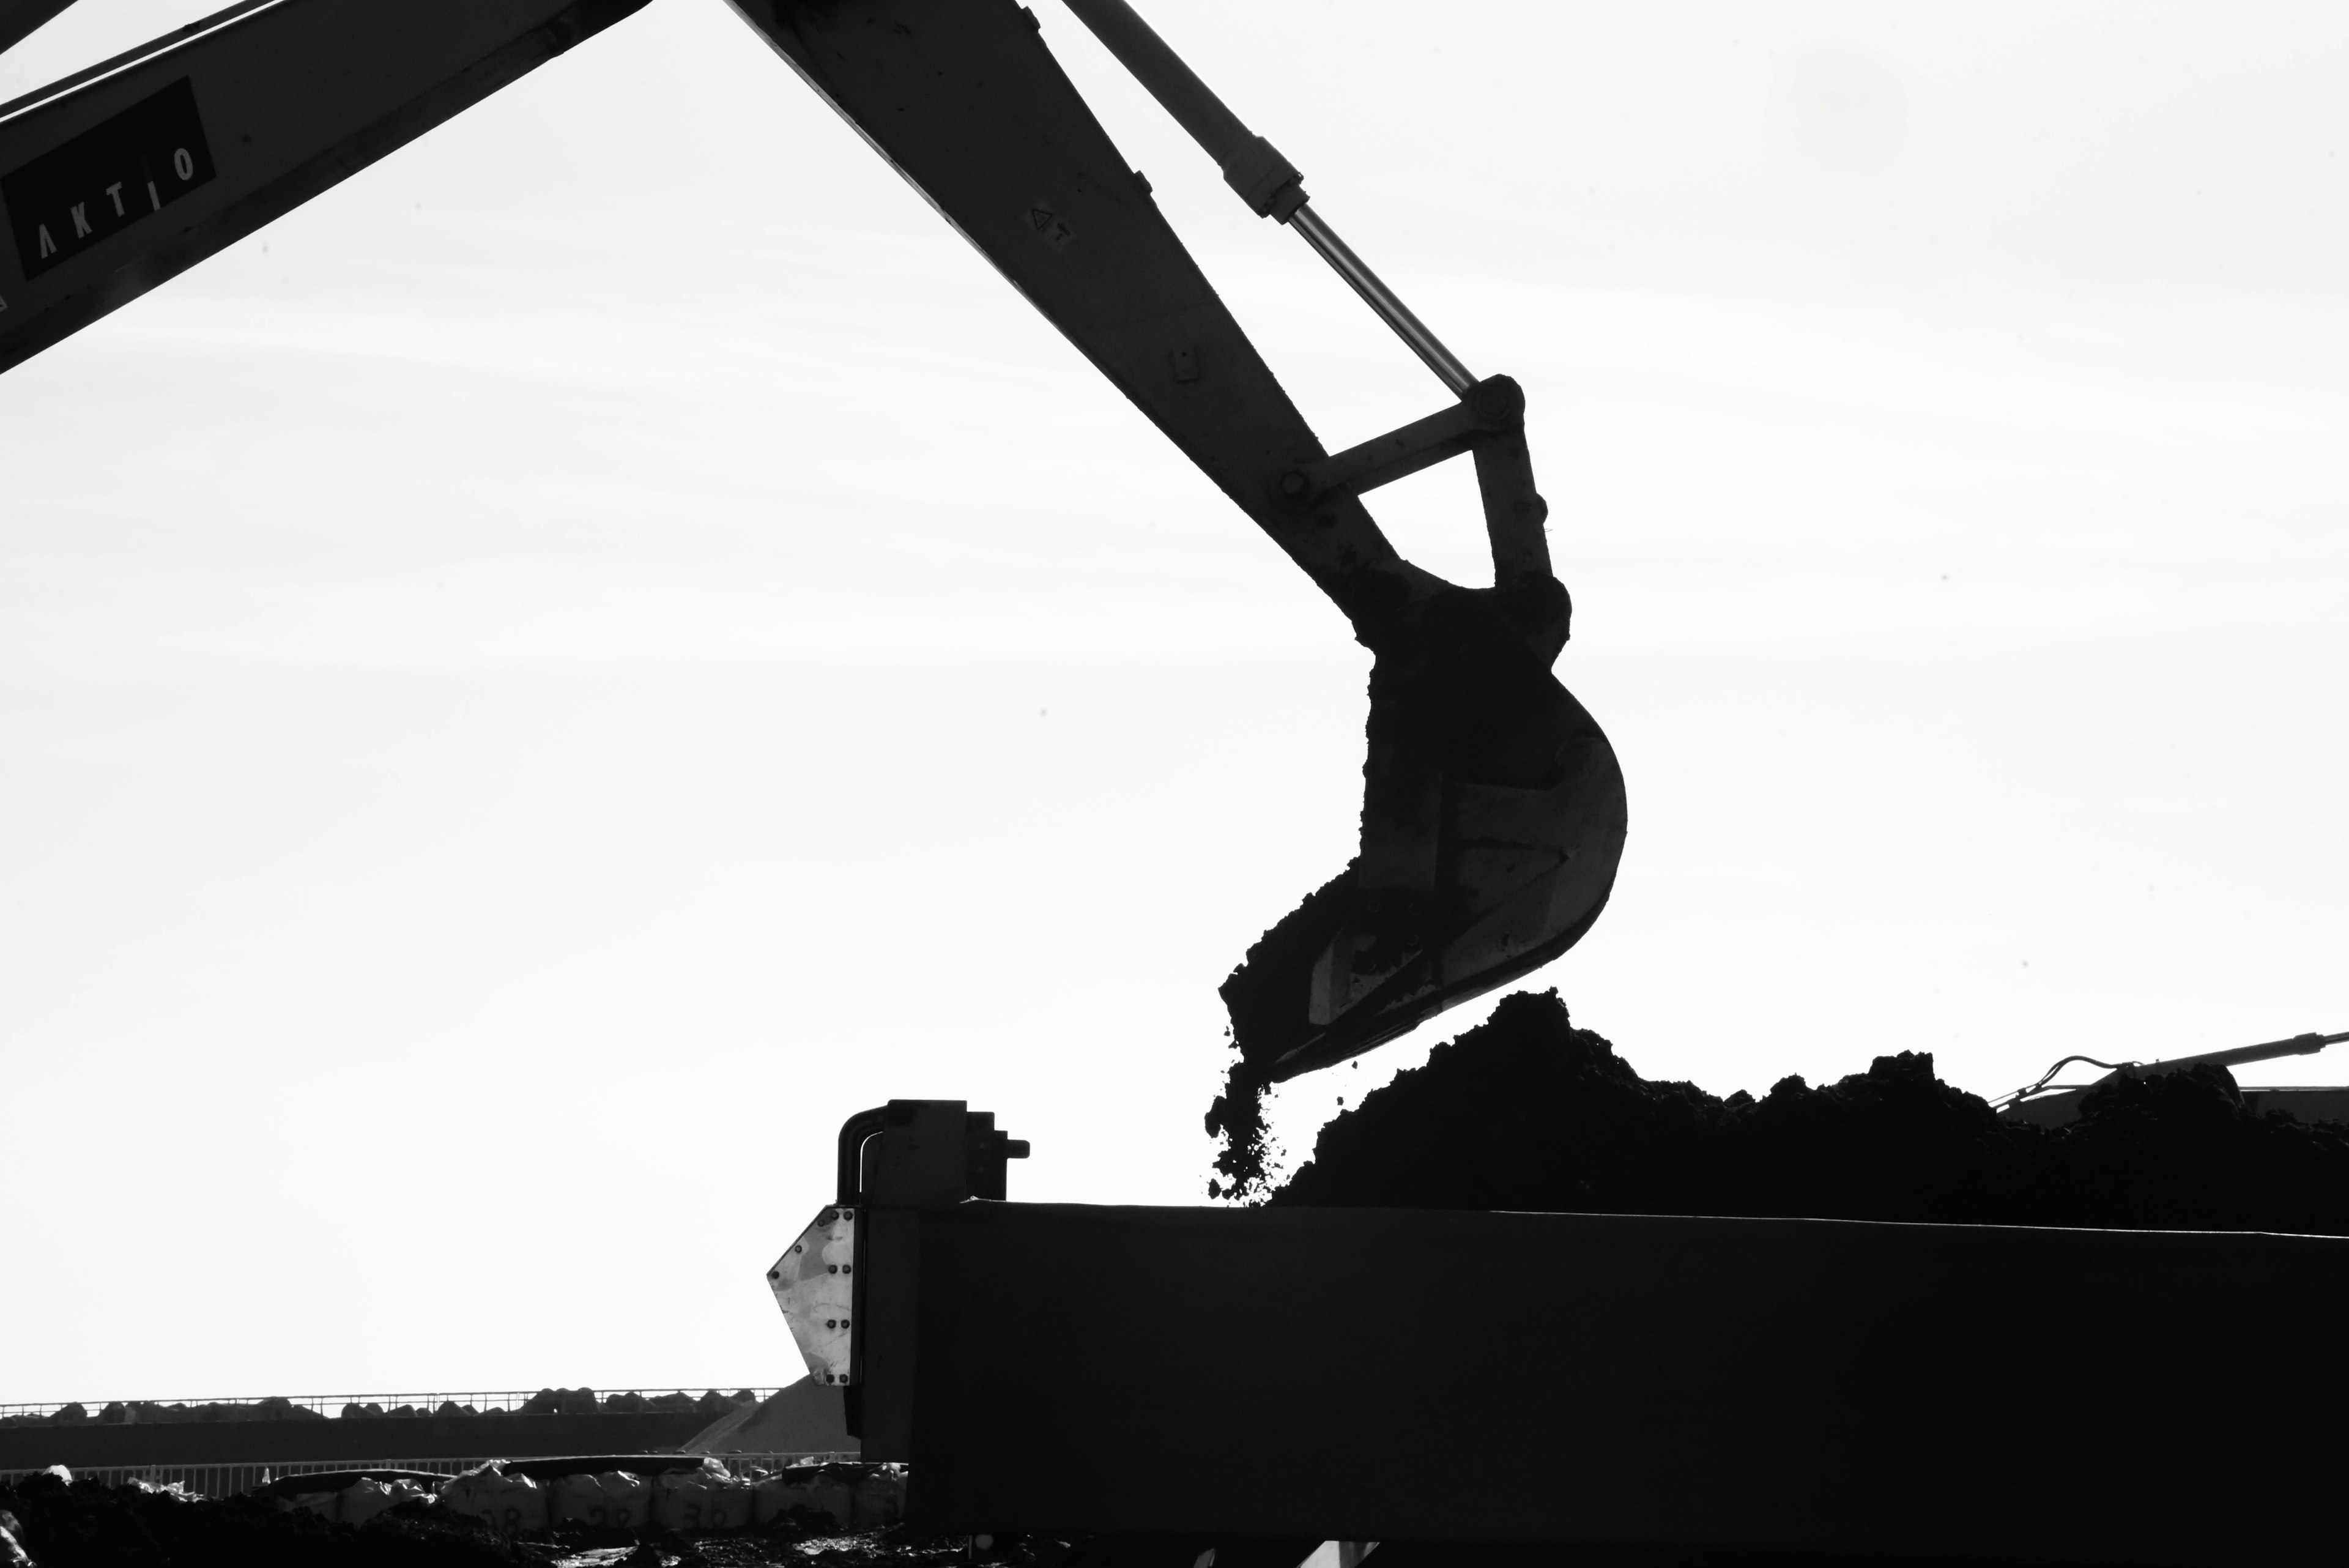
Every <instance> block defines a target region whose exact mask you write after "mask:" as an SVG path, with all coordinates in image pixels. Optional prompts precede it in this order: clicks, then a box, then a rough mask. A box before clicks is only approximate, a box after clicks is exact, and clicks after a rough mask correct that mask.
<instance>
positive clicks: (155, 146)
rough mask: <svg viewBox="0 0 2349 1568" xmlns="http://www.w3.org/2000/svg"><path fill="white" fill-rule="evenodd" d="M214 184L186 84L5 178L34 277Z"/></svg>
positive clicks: (1, 179)
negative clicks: (206, 183)
mask: <svg viewBox="0 0 2349 1568" xmlns="http://www.w3.org/2000/svg"><path fill="white" fill-rule="evenodd" d="M211 179H212V149H211V148H209V147H207V146H206V145H205V144H204V127H203V122H202V120H200V119H197V118H196V93H195V88H192V87H191V86H190V85H189V84H188V78H185V77H181V78H180V79H179V80H178V81H175V82H173V83H172V84H171V86H169V87H167V88H163V89H162V90H161V91H160V92H158V93H154V94H152V95H150V97H147V98H144V99H140V101H139V102H137V103H134V104H132V105H131V106H130V107H129V109H124V110H123V111H122V112H121V113H120V114H118V115H115V116H114V117H113V118H111V119H105V120H101V121H99V122H98V124H96V125H93V126H91V127H90V128H89V129H88V130H85V131H83V132H82V133H81V134H80V135H79V136H77V137H75V138H74V139H73V140H70V141H67V142H64V143H62V144H60V145H58V146H56V147H52V148H51V149H49V151H47V152H44V153H42V154H41V155H40V156H39V157H38V158H36V159H34V160H33V161H31V162H30V163H27V164H26V165H25V166H24V167H23V168H21V169H18V170H16V171H14V172H12V173H9V174H5V175H0V202H6V203H7V207H8V228H9V230H10V232H11V233H12V234H14V235H15V236H16V261H17V264H18V265H21V266H22V267H23V268H24V269H25V275H26V277H28V278H30V277H38V276H40V275H41V274H43V273H45V272H47V271H48V270H49V269H50V268H51V267H53V266H57V265H60V264H62V263H64V262H67V261H69V260H71V259H72V258H73V257H75V256H77V255H78V254H81V253H82V252H83V251H86V250H88V248H89V247H90V246H92V245H94V244H98V242H99V241H100V240H102V239H104V238H106V237H107V236H108V235H109V234H115V233H118V232H119V231H120V230H123V229H127V228H129V226H130V225H131V224H133V223H137V222H139V220H140V219H141V218H146V217H151V216H153V215H154V214H155V213H160V212H161V211H162V210H163V209H164V208H166V207H168V206H170V205H171V203H172V202H176V201H178V200H179V199H180V198H181V197H182V196H184V195H186V194H187V193H188V192H191V191H192V190H194V189H195V188H196V187H197V186H199V185H202V184H203V183H205V182H207V181H209V180H211Z"/></svg>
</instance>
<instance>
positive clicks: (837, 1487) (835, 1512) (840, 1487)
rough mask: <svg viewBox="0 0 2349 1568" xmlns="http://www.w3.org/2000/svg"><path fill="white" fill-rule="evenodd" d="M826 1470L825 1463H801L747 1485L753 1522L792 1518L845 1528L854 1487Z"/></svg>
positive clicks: (853, 1510)
mask: <svg viewBox="0 0 2349 1568" xmlns="http://www.w3.org/2000/svg"><path fill="white" fill-rule="evenodd" d="M829 1471H830V1467H828V1466H825V1467H818V1466H804V1467H799V1468H794V1469H787V1470H784V1471H782V1472H781V1474H779V1475H774V1476H771V1477H769V1478H768V1479H767V1480H762V1481H761V1482H759V1483H758V1485H757V1486H756V1487H754V1488H752V1489H751V1490H752V1497H751V1502H750V1517H751V1519H752V1521H753V1522H755V1523H758V1524H761V1525H765V1524H774V1523H777V1522H780V1521H785V1520H795V1521H799V1522H802V1523H808V1524H815V1523H820V1522H829V1523H830V1524H832V1525H833V1527H834V1528H836V1529H840V1530H846V1529H849V1528H850V1524H849V1521H850V1520H852V1519H854V1517H855V1514H856V1503H855V1494H854V1490H853V1489H852V1488H851V1487H850V1485H849V1483H848V1481H847V1480H846V1479H845V1478H843V1477H841V1476H838V1475H835V1474H832V1473H829Z"/></svg>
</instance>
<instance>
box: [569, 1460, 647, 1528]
mask: <svg viewBox="0 0 2349 1568" xmlns="http://www.w3.org/2000/svg"><path fill="white" fill-rule="evenodd" d="M552 1497H553V1506H552V1508H551V1512H552V1513H553V1514H554V1523H556V1524H558V1525H563V1524H581V1525H585V1526H586V1527H587V1528H588V1529H590V1530H642V1529H643V1528H644V1527H645V1526H646V1525H647V1524H649V1523H651V1522H652V1516H653V1507H652V1504H653V1489H652V1483H651V1482H650V1481H647V1480H645V1479H644V1478H643V1477H642V1476H633V1475H630V1474H629V1473H628V1472H627V1471H626V1470H606V1471H605V1472H604V1473H603V1474H602V1475H599V1476H564V1477H562V1478H561V1479H559V1480H556V1481H555V1483H554V1488H553V1489H552Z"/></svg>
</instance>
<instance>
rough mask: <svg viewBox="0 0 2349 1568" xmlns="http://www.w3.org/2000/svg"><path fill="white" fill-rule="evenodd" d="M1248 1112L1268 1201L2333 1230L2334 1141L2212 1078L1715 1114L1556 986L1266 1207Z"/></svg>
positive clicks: (1353, 1129) (1845, 1095)
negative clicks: (2024, 1111)
mask: <svg viewBox="0 0 2349 1568" xmlns="http://www.w3.org/2000/svg"><path fill="white" fill-rule="evenodd" d="M1251 1088H1257V1090H1258V1092H1257V1093H1255V1094H1250V1093H1248V1091H1249V1090H1250V1089H1251ZM1260 1102H1261V1096H1260V1086H1258V1085H1253V1082H1252V1081H1251V1080H1247V1079H1246V1078H1245V1077H1244V1076H1243V1075H1242V1074H1241V1072H1240V1070H1239V1069H1238V1068H1236V1069H1235V1076H1234V1079H1233V1085H1232V1087H1231V1088H1227V1090H1226V1096H1225V1097H1224V1098H1223V1099H1221V1100H1218V1101H1217V1102H1216V1112H1215V1113H1211V1127H1216V1126H1219V1127H1220V1129H1221V1130H1224V1131H1225V1132H1226V1135H1227V1143H1226V1148H1225V1149H1224V1151H1223V1152H1222V1154H1221V1155H1220V1156H1219V1157H1218V1159H1217V1162H1216V1168H1217V1169H1218V1171H1219V1172H1222V1173H1224V1174H1225V1175H1226V1177H1228V1178H1229V1183H1228V1185H1226V1186H1224V1188H1223V1190H1224V1191H1226V1192H1227V1193H1234V1192H1236V1193H1237V1196H1241V1197H1244V1198H1245V1197H1254V1196H1257V1195H1258V1194H1264V1197H1265V1200H1266V1201H1268V1202H1269V1203H1272V1204H1274V1205H1281V1206H1288V1205H1296V1206H1324V1207H1348V1206H1361V1207H1371V1206H1392V1207H1399V1208H1420V1209H1516V1210H1557V1211H1570V1212H1582V1213H1618V1214H1622V1213H1649V1214H1713V1215H1740V1216H1782V1217H1808V1218H1816V1219H1839V1220H1917V1221H1936V1222H1943V1223H1968V1224H2005V1225H2054V1226H2094V1227H2118V1228H2127V1229H2142V1230H2216V1231H2298V1232H2302V1233H2311V1234H2331V1235H2349V1126H2344V1125H2343V1124H2340V1123H2317V1124H2314V1125H2309V1124H2304V1123H2301V1122H2297V1121H2294V1120H2292V1118H2290V1117H2289V1116H2284V1115H2282V1113H2280V1112H2271V1113H2267V1114H2265V1115H2261V1114H2257V1113H2254V1112H2251V1111H2249V1110H2247V1109H2246V1108H2245V1107H2244V1104H2243V1099H2242V1096H2241V1094H2240V1091H2239V1090H2238V1089H2237V1088H2236V1086H2235V1083H2234V1079H2233V1078H2232V1077H2231V1076H2230V1075H2229V1074H2227V1073H2226V1072H2225V1070H2224V1069H2221V1068H2215V1067H2208V1066H2204V1067H2198V1068H2194V1069H2192V1070H2190V1071H2187V1072H2178V1073H2170V1074H2165V1075H2159V1076H2155V1077H2147V1078H2128V1079H2118V1080H2116V1081H2114V1082H2113V1083H2111V1084H2108V1085H2106V1086H2105V1087H2103V1088H2101V1089H2099V1090H2097V1091H2096V1092H2095V1093H2094V1094H2092V1095H2090V1096H2087V1097H2086V1098H2085V1100H2084V1101H2083V1103H2082V1106H2081V1111H2080V1116H2079V1118H2078V1119H2077V1120H2076V1121H2074V1122H2072V1123H2070V1124H2068V1125H2066V1126H2064V1127H2053V1128H2050V1127H2031V1126H2028V1125H2023V1124H2019V1123H2013V1122H2007V1121H2002V1120H2001V1119H2000V1118H1999V1116H1997V1115H1996V1114H1995V1113H1994V1112H1993V1111H1992V1109H1991V1108H1990V1106H1989V1105H1988V1104H1987V1103H1986V1102H1984V1101H1983V1100H1982V1099H1981V1098H1979V1097H1978V1096H1973V1095H1971V1094H1968V1093H1966V1092H1965V1091H1964V1090H1961V1089H1958V1088H1955V1087H1953V1086H1951V1085H1948V1084H1945V1083H1942V1082H1941V1081H1940V1079H1939V1078H1937V1077H1935V1076H1934V1074H1933V1059H1932V1057H1931V1056H1930V1055H1929V1054H1920V1053H1913V1052H1902V1053H1899V1054H1896V1055H1890V1056H1879V1057H1878V1058H1877V1059H1876V1061H1875V1062H1874V1064H1871V1065H1870V1066H1869V1068H1868V1071H1867V1072H1865V1073H1858V1074H1854V1075H1851V1076H1849V1077H1846V1078H1844V1079H1841V1080H1839V1081H1838V1082H1837V1083H1834V1084H1828V1085H1820V1086H1818V1087H1816V1088H1814V1087H1812V1086H1811V1085H1808V1084H1806V1083H1805V1082H1804V1081H1803V1080H1802V1079H1801V1078H1798V1077H1790V1078H1786V1079H1784V1080H1782V1081H1781V1082H1780V1083H1778V1084H1777V1085H1775V1086H1774V1087H1773V1088H1772V1089H1771V1090H1770V1092H1769V1093H1768V1094H1767V1095H1765V1096H1763V1097H1761V1098H1760V1099H1755V1098H1754V1096H1750V1095H1747V1094H1744V1093H1742V1092H1741V1093H1739V1094H1735V1095H1732V1096H1729V1097H1728V1098H1726V1099H1722V1098H1718V1097H1716V1096H1713V1095H1709V1094H1707V1093H1705V1092H1704V1091H1703V1090H1702V1089H1700V1088H1698V1087H1697V1086H1696V1085H1692V1084H1685V1083H1659V1082H1651V1081H1649V1080H1647V1079H1644V1078H1642V1077H1640V1075H1638V1074H1637V1073H1636V1072H1634V1071H1633V1070H1632V1069H1631V1067H1630V1064H1628V1063H1626V1062H1625V1061H1624V1060H1623V1059H1622V1058H1621V1057H1620V1056H1619V1055H1617V1054H1615V1050H1614V1047H1613V1046H1612V1045H1610V1044H1609V1043H1608V1042H1607V1041H1606V1040H1604V1039H1602V1038H1601V1037H1600V1036H1599V1035H1598V1034H1596V1033H1592V1032H1590V1031H1589V1030H1587V1029H1577V1028H1575V1027H1574V1026H1573V1025H1572V1023H1571V1022H1570V1020H1569V1019H1568V1015H1567V1009H1566V1006H1565V1004H1564V1003H1563V1002H1560V1001H1559V1000H1558V998H1557V993H1556V992H1546V993H1542V994H1535V993H1532V992H1517V993H1516V994H1514V995H1511V996H1507V997H1505V998H1503V999H1502V1001H1501V1003H1500V1005H1499V1006H1498V1007H1497V1008H1495V1010H1494V1012H1493V1015H1492V1017H1491V1018H1490V1019H1489V1020H1487V1021H1486V1022H1485V1023H1483V1024H1480V1025H1479V1026H1477V1027H1476V1028H1475V1029H1472V1030H1470V1031H1468V1032H1467V1033H1464V1034H1463V1035H1461V1036H1460V1037H1459V1038H1458V1039H1457V1040H1454V1041H1452V1042H1451V1043H1449V1044H1443V1045H1438V1046H1437V1047H1436V1048H1435V1049H1434V1051H1433V1053H1432V1054H1430V1055H1429V1057H1428V1060H1427V1063H1426V1064H1425V1065H1424V1066H1422V1067H1418V1068H1415V1069H1413V1070H1411V1071H1407V1072H1404V1073H1402V1074H1399V1075H1397V1076H1396V1077H1395V1078H1394V1080H1393V1081H1392V1083H1390V1084H1389V1085H1386V1086H1384V1087H1382V1088H1380V1089H1376V1090H1373V1091H1371V1093H1370V1094H1369V1095H1368V1096H1364V1098H1363V1100H1362V1102H1361V1105H1360V1106H1356V1107H1355V1108H1353V1109H1351V1110H1349V1111H1345V1112H1343V1113H1341V1114H1340V1115H1339V1116H1337V1117H1336V1118H1335V1119H1334V1120H1332V1121H1331V1122H1330V1124H1329V1125H1328V1126H1327V1127H1323V1128H1322V1129H1321V1132H1320V1135H1319V1138H1318V1140H1317V1141H1316V1143H1315V1146H1314V1150H1313V1158H1311V1159H1310V1160H1309V1161H1307V1162H1306V1163H1305V1164H1304V1165H1302V1166H1300V1167H1299V1168H1298V1169H1297V1170H1296V1172H1295V1173H1294V1174H1293V1175H1292V1176H1290V1178H1289V1179H1288V1181H1287V1182H1286V1183H1284V1184H1282V1185H1281V1186H1280V1187H1279V1188H1278V1189H1275V1190H1272V1191H1270V1192H1269V1193H1265V1192H1264V1188H1265V1182H1264V1174H1263V1166H1262V1159H1263V1155H1264V1141H1263V1138H1264V1134H1263V1116H1262V1107H1261V1103H1260ZM1232 1135H1237V1136H1232ZM1251 1160H1252V1161H1254V1163H1253V1164H1251V1163H1250V1162H1251ZM1251 1178H1252V1180H1251Z"/></svg>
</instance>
